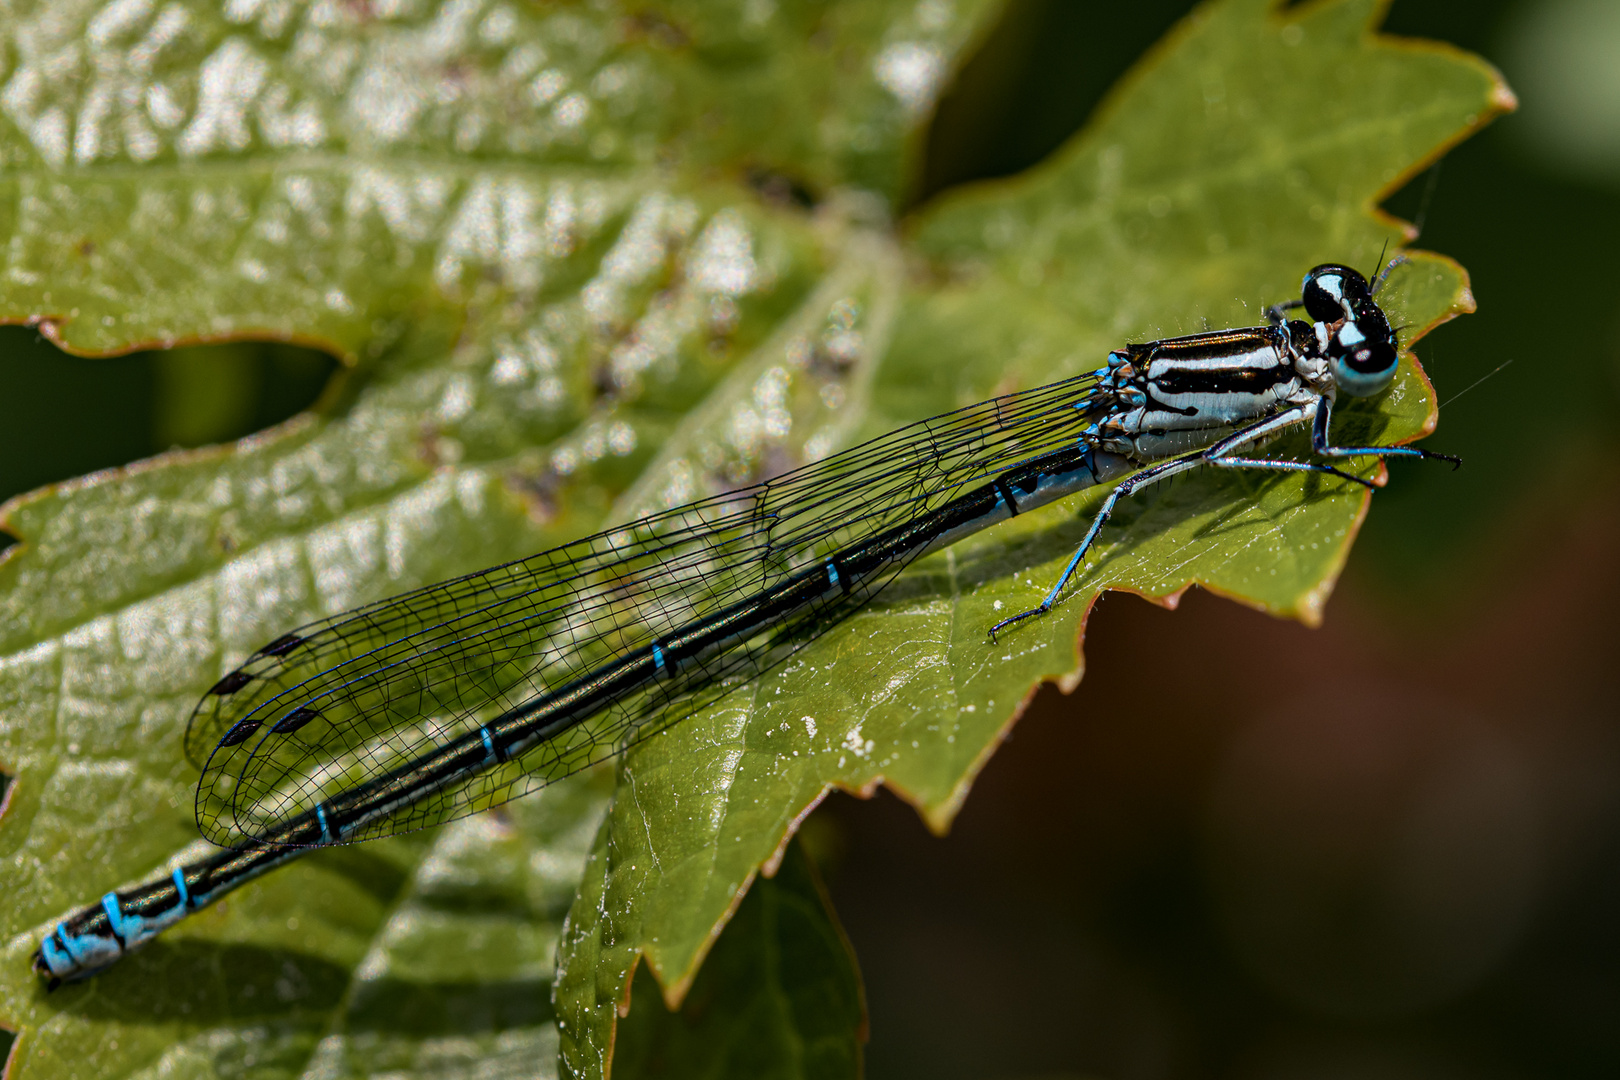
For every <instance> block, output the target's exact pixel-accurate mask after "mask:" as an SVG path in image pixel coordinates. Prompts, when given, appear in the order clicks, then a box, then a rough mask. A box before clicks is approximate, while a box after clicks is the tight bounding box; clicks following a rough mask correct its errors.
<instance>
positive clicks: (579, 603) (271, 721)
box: [186, 376, 1094, 847]
mask: <svg viewBox="0 0 1620 1080" xmlns="http://www.w3.org/2000/svg"><path fill="white" fill-rule="evenodd" d="M1093 386H1094V380H1093V378H1092V377H1091V376H1081V377H1079V378H1075V379H1070V380H1067V381H1065V382H1061V383H1054V384H1052V385H1050V386H1046V387H1042V388H1040V389H1037V390H1031V391H1028V392H1025V393H1021V394H1013V395H1009V396H1007V397H1002V398H994V399H991V400H989V401H985V402H981V403H980V404H978V405H973V406H969V407H968V408H965V409H961V410H959V411H957V412H953V413H947V414H944V415H942V416H938V417H935V418H933V419H930V420H924V421H921V422H919V423H915V424H912V425H909V426H907V427H903V428H899V429H897V430H896V431H893V432H891V433H889V434H887V435H884V436H882V437H880V438H878V439H875V440H873V441H871V442H868V443H865V444H863V445H861V446H857V447H854V448H852V449H850V450H848V451H845V452H843V453H841V454H838V455H835V456H833V457H830V458H827V459H824V460H822V461H820V462H816V463H814V464H812V465H808V466H805V467H803V468H801V469H798V470H795V471H793V472H790V473H787V474H785V475H783V476H780V477H777V478H775V479H772V480H768V481H765V482H763V483H760V484H756V485H754V486H752V487H747V488H742V489H739V490H737V491H733V492H729V493H727V494H725V495H721V496H718V497H716V498H713V499H708V500H704V501H701V502H697V503H692V504H689V505H687V506H682V507H679V508H677V509H674V510H670V511H667V512H665V513H660V514H656V515H653V516H651V517H647V518H643V519H641V520H639V521H635V522H632V523H630V524H628V525H625V526H623V527H621V528H617V529H612V530H609V531H607V532H603V533H598V534H597V535H595V536H589V537H586V538H584V539H582V540H578V541H575V542H573V543H571V544H566V545H564V546H562V547H559V548H554V549H552V550H550V551H545V552H541V553H540V554H538V555H533V556H530V557H529V558H526V559H522V560H519V561H517V562H512V563H507V564H505V565H502V566H496V567H493V568H491V569H488V570H483V571H480V572H478V573H476V574H469V575H467V576H465V577H460V578H455V579H452V580H450V581H444V582H440V583H438V584H436V585H430V586H428V587H426V588H422V589H418V590H416V591H414V592H409V593H405V594H403V595H400V596H396V597H392V598H390V599H387V600H383V601H379V602H377V603H374V604H369V605H367V606H365V607H361V608H356V609H354V610H353V611H348V612H344V613H343V614H340V615H334V616H332V617H330V618H327V619H322V620H320V621H318V622H313V623H310V624H308V625H307V626H303V627H300V628H298V629H297V630H294V631H293V632H291V633H289V634H286V635H283V636H282V637H280V638H278V639H276V640H275V641H273V642H271V643H270V644H268V645H266V646H265V647H264V648H262V649H260V650H259V651H258V652H256V653H254V654H253V655H252V656H250V657H249V658H248V659H247V660H246V661H245V662H244V663H243V664H242V665H241V666H240V667H239V668H237V669H236V670H235V671H233V672H231V673H230V674H228V675H226V676H225V677H224V678H223V679H221V680H220V681H219V683H218V684H216V685H215V686H214V688H213V689H212V690H210V691H209V693H208V694H206V695H205V696H204V697H203V699H202V701H201V702H200V703H199V704H198V705H197V708H196V709H195V710H194V712H193V713H192V717H191V722H190V725H189V727H188V729H187V733H186V750H187V753H188V754H189V755H190V756H191V757H192V759H193V760H194V761H197V762H198V763H199V764H200V765H201V767H202V769H203V773H202V778H201V781H200V783H199V785H198V792H197V806H196V809H197V823H198V825H199V827H200V828H201V829H202V832H203V834H204V835H205V836H207V837H208V838H209V839H210V840H212V841H214V842H215V843H218V844H222V845H225V846H228V847H240V846H243V845H244V844H248V843H256V842H266V841H269V842H274V841H273V839H271V834H274V833H275V832H276V831H277V830H278V829H280V828H282V827H284V826H286V825H287V824H288V823H289V822H291V821H293V820H294V819H295V818H298V817H300V816H301V815H307V814H308V813H309V812H311V811H312V809H313V808H314V807H316V806H317V805H319V804H322V803H325V802H327V801H329V800H332V799H333V798H334V797H336V796H338V795H340V794H342V793H344V792H351V793H352V792H353V791H354V790H355V789H356V788H358V787H360V786H362V785H365V784H366V783H367V782H368V781H374V780H375V779H376V778H378V777H383V776H386V775H389V774H390V773H391V771H394V770H399V769H401V768H402V767H407V766H409V764H410V763H411V762H413V761H416V760H418V759H420V758H421V757H422V756H423V755H426V754H429V753H431V752H432V751H434V750H435V749H436V748H439V747H443V746H445V745H446V744H447V743H449V742H451V741H453V740H456V739H458V738H463V737H465V736H468V735H474V736H476V733H477V732H478V731H479V729H480V727H481V725H483V724H485V723H487V722H489V721H490V720H491V718H493V717H497V716H500V715H502V714H506V713H509V712H510V711H511V710H514V709H519V708H521V707H522V706H523V705H524V703H526V702H533V701H534V700H536V699H537V698H540V697H542V696H543V695H546V694H547V693H555V692H556V691H557V690H558V688H559V687H567V686H570V685H572V684H576V683H579V682H580V681H581V680H589V679H590V678H592V677H593V673H594V672H597V671H599V670H600V669H601V668H602V666H603V665H605V664H609V663H611V662H612V661H613V660H614V658H616V657H620V656H623V655H625V654H626V653H628V652H630V651H633V650H636V649H638V648H645V647H648V646H649V645H650V644H651V643H652V642H653V641H655V640H657V639H664V638H667V637H669V636H670V635H671V634H672V633H673V632H674V631H676V630H677V629H678V628H680V627H682V626H684V625H687V624H690V623H692V622H693V621H694V620H700V619H703V618H705V617H707V616H709V615H712V614H714V613H716V612H718V611H720V610H722V609H723V608H726V607H727V606H728V605H731V604H734V603H736V602H737V601H738V600H739V599H741V598H744V597H747V596H751V595H754V594H756V593H758V592H759V591H760V590H763V589H768V588H770V587H771V586H772V585H773V584H774V583H777V582H779V581H781V580H782V579H783V578H784V577H785V576H787V575H790V574H792V573H794V572H796V571H798V570H801V569H803V568H804V567H806V566H809V565H813V564H814V563H815V562H816V561H818V560H821V561H825V560H826V559H827V558H828V557H829V556H831V555H832V554H834V553H835V552H837V551H840V550H842V549H845V548H847V547H848V546H849V545H851V544H857V543H860V542H861V541H862V540H865V539H868V538H870V537H872V536H875V535H877V534H879V533H882V532H883V531H885V530H887V529H889V528H891V527H893V526H896V525H902V524H904V523H906V522H907V521H910V520H912V519H914V518H916V517H917V516H918V515H920V514H922V513H926V512H927V511H929V510H932V509H934V508H936V507H938V506H940V505H942V504H944V503H945V502H948V501H949V500H950V499H952V498H954V497H956V496H957V495H959V494H961V493H963V492H964V491H966V490H969V489H971V488H973V487H975V486H977V485H979V484H982V483H985V482H987V481H988V480H989V479H991V478H992V477H993V476H994V475H995V474H996V473H998V472H1000V471H1002V470H1004V469H1006V468H1008V467H1009V466H1011V465H1014V464H1016V463H1018V462H1019V461H1022V460H1025V459H1027V458H1030V457H1034V456H1036V455H1039V454H1041V453H1044V452H1047V451H1049V450H1053V449H1057V448H1059V447H1061V446H1066V445H1072V444H1073V441H1074V440H1075V439H1076V438H1077V437H1078V436H1079V432H1080V429H1081V428H1083V427H1084V426H1085V425H1086V423H1088V422H1089V420H1090V419H1091V413H1092V412H1093V411H1094V410H1093V409H1091V408H1088V407H1087V406H1088V404H1090V402H1091V401H1092V397H1091V391H1092V388H1093ZM903 566H904V563H903V562H897V563H895V564H892V565H891V566H890V567H889V568H888V571H887V572H886V573H885V574H884V575H881V576H878V577H874V578H869V579H866V580H863V581H862V582H861V583H860V585H859V586H858V587H857V588H855V589H854V590H852V591H851V592H850V593H849V594H848V595H839V596H837V597H835V598H829V599H827V600H826V601H824V602H819V603H817V604H815V605H812V606H811V607H808V608H806V609H803V610H801V611H799V612H797V613H796V614H795V615H794V616H793V617H792V618H790V619H789V620H787V621H785V622H783V623H782V624H780V625H778V626H776V627H774V628H772V629H771V631H770V632H768V633H763V634H761V635H760V636H758V637H756V638H754V639H752V640H750V641H748V642H745V643H743V644H740V645H738V646H737V647H735V648H733V649H730V650H729V651H725V652H722V653H720V654H718V655H715V656H713V657H710V658H707V659H705V660H704V661H702V662H701V663H694V664H691V665H683V666H682V669H681V670H680V671H679V672H678V673H677V674H676V675H675V676H674V677H673V678H670V679H662V680H659V681H658V682H657V683H655V684H651V685H648V686H646V687H644V688H642V689H639V690H637V691H636V692H634V693H632V694H630V695H628V696H625V697H623V698H621V699H619V700H614V701H612V702H611V703H609V704H607V705H606V706H605V707H604V708H602V709H601V710H600V711H599V712H597V713H595V714H594V715H592V716H590V717H588V718H587V719H586V720H584V721H583V722H579V723H577V724H575V725H573V726H572V727H570V728H569V729H567V730H565V731H563V732H561V733H559V734H558V735H557V736H556V737H554V738H551V739H549V740H548V741H545V742H543V743H542V744H540V745H538V746H535V747H533V748H531V749H530V750H529V751H527V752H525V753H522V754H519V755H517V756H516V757H514V758H512V759H511V760H508V761H505V762H502V763H499V764H495V765H493V767H491V768H488V769H484V770H482V771H478V772H476V773H471V774H469V775H467V776H465V777H461V778H459V779H458V780H457V781H456V782H454V783H451V784H449V785H447V786H445V787H442V788H441V789H439V790H437V791H435V792H433V793H432V794H431V795H429V796H428V797H427V798H424V799H420V800H418V801H415V802H413V803H411V804H409V805H405V806H401V807H398V808H396V809H395V810H393V811H392V812H391V813H389V814H388V815H386V816H384V817H380V818H378V819H375V820H372V821H370V822H368V823H367V824H365V825H364V826H363V827H361V828H359V829H358V830H357V831H355V832H352V833H349V834H346V835H345V837H344V839H345V840H369V839H375V838H378V837H381V836H387V835H392V834H395V833H399V832H404V831H408V830H411V829H417V828H424V827H426V826H429V825H435V824H438V823H440V822H443V821H448V820H450V819H452V818H456V817H460V816H462V815H465V814H470V813H474V812H476V811H479V810H483V809H486V808H487V807H490V806H494V805H496V804H498V803H501V802H504V801H506V800H508V799H511V798H515V797H517V796H519V795H522V794H524V793H526V792H528V791H532V790H534V789H536V788H539V787H542V786H544V785H545V784H547V783H550V782H551V781H553V780H557V779H560V778H561V777H564V776H567V775H569V774H571V773H573V772H576V771H578V770H580V769H583V768H586V767H588V766H589V765H592V764H594V763H596V762H598V761H601V760H603V759H605V758H608V757H611V756H613V755H615V754H617V753H620V752H622V751H623V750H624V749H625V748H626V747H628V746H630V745H632V744H633V743H634V742H636V741H638V740H640V739H642V738H645V737H647V736H648V735H651V734H652V733H654V732H656V731H659V730H662V729H663V728H664V727H666V726H668V725H669V724H670V723H673V722H676V721H678V720H680V719H681V718H683V717H685V716H689V715H691V714H692V713H693V712H695V711H697V710H698V709H701V708H702V707H703V706H704V705H706V704H708V703H710V702H712V701H713V700H715V699H717V698H718V697H719V696H720V695H721V694H723V693H725V692H726V691H727V690H728V689H729V688H731V687H733V686H735V685H736V684H737V682H738V681H740V680H745V679H750V678H753V677H755V676H757V675H758V674H759V673H760V672H762V671H764V670H766V669H768V668H770V667H771V666H773V665H775V664H777V663H780V662H781V660H782V659H784V658H786V657H787V656H788V655H791V653H792V652H793V651H795V650H796V649H798V648H801V647H803V645H804V644H805V643H807V642H808V641H809V640H811V639H812V638H813V637H814V636H815V635H816V634H818V633H820V632H821V631H823V630H825V629H826V628H828V627H829V626H831V625H834V624H835V623H836V622H837V621H839V620H840V619H842V618H843V617H845V616H846V615H848V614H849V613H851V612H853V611H855V610H857V609H858V608H859V607H861V606H862V605H864V604H865V603H867V602H868V601H869V600H870V599H871V598H872V597H873V596H874V595H876V593H877V592H879V591H880V590H881V589H882V588H883V587H884V586H885V585H887V583H888V582H889V581H890V580H892V579H893V577H894V575H895V574H897V573H899V571H900V570H901V569H903Z"/></svg>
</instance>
